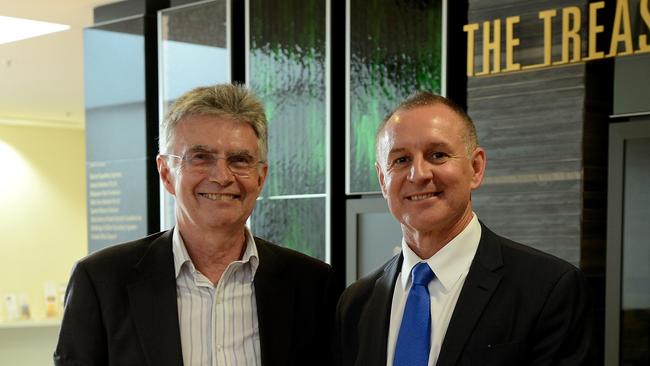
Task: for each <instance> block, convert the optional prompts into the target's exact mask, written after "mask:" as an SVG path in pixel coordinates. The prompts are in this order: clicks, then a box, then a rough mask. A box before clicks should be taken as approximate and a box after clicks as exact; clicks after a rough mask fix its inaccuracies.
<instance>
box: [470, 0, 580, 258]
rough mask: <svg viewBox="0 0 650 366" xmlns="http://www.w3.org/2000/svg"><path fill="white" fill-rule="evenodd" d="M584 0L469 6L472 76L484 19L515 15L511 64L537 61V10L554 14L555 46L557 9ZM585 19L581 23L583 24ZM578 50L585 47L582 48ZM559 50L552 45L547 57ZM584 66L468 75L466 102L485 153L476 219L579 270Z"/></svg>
mask: <svg viewBox="0 0 650 366" xmlns="http://www.w3.org/2000/svg"><path fill="white" fill-rule="evenodd" d="M585 3H586V2H585V1H571V2H566V1H503V0H490V1H483V0H482V1H470V5H469V22H470V23H480V24H481V29H480V30H479V31H478V32H477V33H476V36H477V37H476V38H477V42H476V45H475V50H476V53H475V57H474V63H475V65H476V66H475V71H476V72H480V71H481V70H482V60H483V57H482V46H481V43H482V27H483V21H487V20H489V21H493V20H494V19H501V23H502V29H501V31H502V33H501V39H502V47H501V61H502V65H501V67H502V68H504V67H505V47H504V46H503V45H505V42H504V39H505V18H506V17H509V16H515V15H519V16H520V17H521V21H520V23H519V24H517V25H516V26H515V32H516V36H517V38H519V39H520V46H519V47H518V48H517V51H516V53H515V56H516V57H515V61H516V62H520V63H522V65H524V64H538V63H541V61H542V60H543V39H544V34H543V31H544V28H543V22H542V21H541V20H539V19H538V17H537V14H538V12H539V11H541V10H548V9H558V16H557V17H556V18H557V19H555V20H554V30H555V29H557V30H558V31H557V32H554V34H553V43H554V44H555V45H559V44H560V42H561V34H560V32H559V29H561V26H560V23H559V19H561V10H560V9H561V8H562V7H566V6H571V5H575V6H579V7H582V8H583V9H584V7H585ZM584 20H585V19H584V17H583V19H582V21H583V23H584ZM583 47H584V45H583ZM560 52H561V48H560V47H559V46H555V47H553V52H552V55H553V58H554V59H556V58H559V57H560ZM585 77H586V66H585V64H573V65H565V66H558V67H553V68H540V69H535V70H528V71H520V72H511V73H500V74H495V75H491V76H480V77H469V79H468V91H467V104H468V111H469V114H470V115H471V116H472V118H473V119H474V121H475V123H476V126H477V130H478V135H479V142H480V144H481V145H482V146H483V147H484V148H485V149H486V150H487V156H488V169H487V173H486V177H485V181H484V184H483V186H482V187H481V188H480V189H479V190H478V191H476V192H475V194H474V196H473V200H474V206H475V210H476V212H477V213H478V215H479V217H480V218H481V219H482V220H483V221H484V222H485V223H486V224H487V225H488V226H489V227H490V228H492V229H493V230H495V231H496V232H497V233H499V234H502V235H505V236H508V237H510V238H512V239H513V240H516V241H520V242H523V243H526V244H528V245H531V246H533V247H535V248H537V249H540V250H543V251H545V252H548V253H551V254H554V255H557V256H559V257H561V258H564V259H566V260H568V261H569V262H571V263H573V264H575V265H576V266H580V264H581V239H582V217H583V194H582V191H583V185H584V172H583V167H584V154H583V136H584V125H585V101H586V90H585Z"/></svg>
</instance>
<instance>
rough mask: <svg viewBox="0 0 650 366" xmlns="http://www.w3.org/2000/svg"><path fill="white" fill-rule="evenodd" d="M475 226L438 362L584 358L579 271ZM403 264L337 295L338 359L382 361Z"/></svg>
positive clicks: (445, 365) (575, 361)
mask: <svg viewBox="0 0 650 366" xmlns="http://www.w3.org/2000/svg"><path fill="white" fill-rule="evenodd" d="M481 229H482V233H481V240H480V242H479V246H478V250H477V252H476V256H475V257H474V260H473V262H472V264H471V266H470V270H469V273H468V275H467V278H466V279H465V283H464V285H463V288H462V289H461V293H460V296H459V298H458V302H457V303H456V307H455V309H454V312H453V314H452V317H451V320H450V322H449V327H448V328H447V333H446V335H445V338H444V340H443V343H442V347H441V350H440V355H439V357H438V362H437V365H438V366H450V365H472V366H475V365H481V366H489V365H495V366H496V365H499V366H506V365H517V366H520V365H549V366H551V365H552V366H557V365H581V364H584V363H585V362H586V361H585V359H586V357H587V351H588V347H589V344H590V342H589V341H590V337H591V336H590V330H589V325H588V324H589V323H588V321H587V316H586V300H585V291H584V285H583V284H584V281H583V279H582V276H581V274H580V272H579V270H578V269H577V268H575V267H574V266H572V265H570V264H569V263H566V262H564V261H563V260H560V259H558V258H555V257H553V256H550V255H548V254H545V253H542V252H540V251H537V250H535V249H532V248H529V247H526V246H523V245H521V244H517V243H515V242H512V241H510V240H508V239H505V238H502V237H500V236H498V235H496V234H494V233H493V232H491V231H490V230H489V229H488V228H487V227H485V226H484V225H481ZM401 267H402V256H401V255H398V256H396V257H394V258H393V259H391V260H390V261H389V262H387V263H386V264H385V265H384V266H382V267H381V268H380V269H378V270H377V271H375V272H374V273H372V274H370V275H368V276H366V277H364V278H362V279H360V280H359V281H357V282H355V283H354V284H352V285H351V286H350V287H348V288H347V289H346V290H345V292H344V293H343V295H342V296H341V299H340V300H339V305H338V308H337V315H336V321H337V340H336V344H335V349H336V357H337V358H338V359H337V360H336V363H337V364H339V365H346V366H347V365H350V366H351V365H358V366H361V365H363V366H365V365H377V366H383V365H386V347H387V340H388V328H389V323H390V310H391V304H392V297H393V289H394V288H395V282H396V280H397V275H398V274H399V272H400V270H401Z"/></svg>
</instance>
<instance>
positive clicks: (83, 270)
mask: <svg viewBox="0 0 650 366" xmlns="http://www.w3.org/2000/svg"><path fill="white" fill-rule="evenodd" d="M171 233H172V232H171V231H166V232H162V233H157V234H154V235H151V236H149V237H146V238H143V239H140V240H137V241H133V242H130V243H126V244H121V245H116V246H113V247H109V248H107V249H104V250H102V251H99V252H97V253H94V254H92V255H90V256H88V257H86V258H85V259H83V260H81V261H80V262H78V263H77V264H76V266H75V268H74V270H73V273H72V275H71V278H70V282H69V284H68V290H67V292H66V306H65V312H64V316H63V322H62V325H61V332H60V334H59V341H58V344H57V347H56V351H55V353H54V363H55V365H138V366H143V365H150V366H166V365H169V366H181V365H182V364H183V358H182V354H181V353H182V351H181V342H180V333H179V323H178V309H177V302H176V301H177V300H176V278H175V273H174V258H173V252H172V234H171ZM255 243H256V246H257V251H258V255H259V267H258V268H257V272H256V274H255V279H254V285H255V298H256V302H257V315H258V320H259V331H260V347H261V357H262V364H263V365H265V366H273V365H303V364H313V363H316V364H322V365H325V364H326V363H328V358H327V357H326V356H327V354H328V351H329V347H330V340H331V336H330V334H331V332H330V330H331V327H332V324H333V319H334V309H335V302H336V297H335V295H336V294H335V293H334V292H333V283H332V281H333V276H332V273H331V267H330V266H329V265H327V264H325V263H323V262H320V261H318V260H316V259H313V258H311V257H308V256H306V255H303V254H300V253H298V252H295V251H292V250H289V249H286V248H282V247H280V246H277V245H275V244H271V243H268V242H266V241H264V240H262V239H259V238H255ZM314 355H318V357H317V358H314Z"/></svg>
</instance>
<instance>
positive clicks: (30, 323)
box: [0, 318, 61, 329]
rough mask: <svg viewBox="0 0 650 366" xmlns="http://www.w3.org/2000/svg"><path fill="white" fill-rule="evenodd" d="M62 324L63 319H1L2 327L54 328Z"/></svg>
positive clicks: (0, 325)
mask: <svg viewBox="0 0 650 366" xmlns="http://www.w3.org/2000/svg"><path fill="white" fill-rule="evenodd" d="M60 325H61V319H59V318H57V319H40V320H16V321H0V329H23V328H52V327H58V326H60Z"/></svg>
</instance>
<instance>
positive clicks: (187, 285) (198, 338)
mask: <svg viewBox="0 0 650 366" xmlns="http://www.w3.org/2000/svg"><path fill="white" fill-rule="evenodd" d="M172 243H173V252H174V268H175V270H176V291H177V302H178V320H179V326H180V332H181V347H182V351H183V364H184V365H185V366H206V365H212V366H217V365H218V366H226V365H227V366H237V365H246V366H248V365H261V364H262V361H261V352H260V337H259V328H258V320H257V304H256V301H255V287H254V284H253V279H254V278H255V272H256V271H257V267H258V264H259V257H258V255H257V247H256V246H255V241H254V239H253V236H252V234H251V232H250V231H249V230H248V228H247V229H246V250H245V251H244V255H243V256H242V259H241V260H238V261H235V262H232V263H230V264H229V265H228V267H226V270H225V271H224V272H223V275H222V276H221V279H219V282H218V283H217V285H216V286H215V285H213V284H212V282H210V280H209V279H208V278H207V277H206V276H204V275H203V274H202V273H201V272H199V271H198V270H196V268H195V267H194V264H193V263H192V260H191V258H190V256H189V255H188V253H187V249H186V247H185V243H184V242H183V238H182V237H181V235H180V233H179V231H178V230H177V228H174V234H173V239H172Z"/></svg>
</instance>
